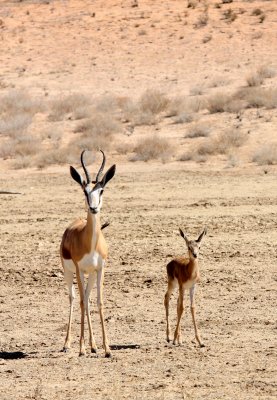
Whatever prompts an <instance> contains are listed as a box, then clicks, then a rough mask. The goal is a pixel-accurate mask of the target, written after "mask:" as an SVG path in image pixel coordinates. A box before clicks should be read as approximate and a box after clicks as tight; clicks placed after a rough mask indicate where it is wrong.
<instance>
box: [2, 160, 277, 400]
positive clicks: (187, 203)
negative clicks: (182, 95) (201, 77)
mask: <svg viewBox="0 0 277 400" xmlns="http://www.w3.org/2000/svg"><path fill="white" fill-rule="evenodd" d="M7 182H8V183H9V185H8V186H9V187H8V189H10V190H12V189H17V190H20V192H22V194H21V195H5V196H4V195H2V196H1V199H0V200H1V207H0V209H1V228H0V229H1V275H2V279H1V351H2V353H0V355H1V390H2V396H1V398H3V399H11V398H15V399H27V398H34V399H53V398H55V399H63V398H72V397H73V396H74V397H75V398H78V399H88V398H99V399H100V398H107V399H121V398H132V399H140V398H143V399H144V398H145V399H150V398H151V399H152V398H153V399H160V398H161V399H183V398H191V399H196V398H198V399H200V398H204V397H205V398H209V399H215V398H218V399H222V398H224V399H225V398H226V399H233V398H235V397H236V398H240V399H273V398H276V393H277V388H276V372H277V371H276V305H277V304H276V239H277V233H276V224H277V218H276V215H277V210H276V193H277V192H276V189H277V187H276V186H277V185H276V173H270V174H264V173H263V172H262V171H260V172H259V171H255V172H254V173H252V172H247V171H245V172H240V171H236V172H234V171H232V172H230V171H227V170H226V171H224V172H205V171H195V172H192V171H187V170H184V169H180V167H178V165H177V164H176V166H175V167H174V166H172V167H171V169H168V168H167V166H159V168H155V166H154V167H153V170H151V168H149V166H147V171H145V168H144V167H142V168H141V170H139V168H138V171H137V172H133V171H132V172H126V168H125V167H124V166H122V167H121V168H119V170H118V172H117V175H116V177H115V178H114V181H111V182H110V185H109V188H108V189H107V190H106V193H105V199H104V206H103V212H102V222H104V221H106V220H109V221H110V222H111V225H110V226H109V227H108V228H107V229H106V231H105V236H106V239H107V241H108V243H109V248H110V256H109V263H108V266H107V270H106V281H105V311H106V321H107V329H108V332H109V337H110V342H111V344H112V345H113V346H115V345H128V344H137V345H139V348H137V349H122V350H114V351H113V358H112V359H111V360H109V359H105V358H104V357H103V355H104V354H103V349H102V348H101V342H102V341H101V329H100V322H99V317H98V315H97V310H96V301H95V293H94V294H93V296H92V307H93V312H92V319H93V327H94V331H95V336H96V340H97V344H98V345H99V347H100V351H99V357H98V358H95V357H94V356H93V355H87V356H86V357H78V351H79V344H78V336H79V328H80V326H79V322H80V313H79V307H78V299H77V303H76V305H77V306H76V309H75V318H74V326H73V332H74V342H73V347H72V350H71V352H70V353H69V354H64V353H62V352H61V349H62V346H63V342H64V337H65V330H66V323H67V317H68V297H67V289H66V285H65V283H64V280H63V276H62V272H61V266H60V261H59V254H58V245H59V241H60V238H61V235H62V233H63V230H64V228H65V227H66V226H67V224H68V223H69V222H71V220H73V219H74V218H75V217H76V216H84V215H85V211H84V210H83V209H82V207H83V198H82V193H81V191H80V190H79V188H78V187H77V185H76V184H75V183H74V182H73V181H72V180H71V178H70V177H69V174H68V173H59V174H56V173H53V174H44V173H39V174H38V173H37V174H23V175H22V174H21V175H19V176H16V177H15V176H14V175H13V174H8V175H7V176H5V177H2V178H1V182H0V186H3V185H7ZM178 226H181V227H183V229H185V230H186V231H187V232H188V235H189V236H190V237H194V236H196V235H197V234H198V233H199V232H200V230H201V229H202V227H203V226H207V228H208V235H207V238H206V239H205V243H204V244H203V247H202V256H201V260H200V263H201V264H200V266H201V282H200V283H199V285H198V292H197V297H196V304H197V315H198V321H199V327H200V330H201V333H202V337H203V341H204V342H205V344H206V347H205V348H203V349H200V348H198V347H197V345H196V343H195V341H194V335H193V328H192V323H191V317H190V313H189V308H188V299H187V301H186V306H187V307H186V310H185V313H184V318H183V335H184V344H183V345H182V346H181V347H179V346H177V347H174V346H173V345H172V344H167V342H166V341H165V316H164V307H163V296H164V292H165V289H166V280H165V265H166V263H167V262H168V260H169V259H170V257H172V255H175V254H184V252H185V248H184V243H183V240H182V239H181V238H180V236H178ZM175 301H176V296H175V297H174V299H173V300H172V308H171V310H172V313H171V320H172V324H173V325H174V324H175V304H176V303H175ZM3 352H9V353H12V352H23V353H24V355H26V358H22V359H15V360H6V359H4V356H5V354H4V353H3Z"/></svg>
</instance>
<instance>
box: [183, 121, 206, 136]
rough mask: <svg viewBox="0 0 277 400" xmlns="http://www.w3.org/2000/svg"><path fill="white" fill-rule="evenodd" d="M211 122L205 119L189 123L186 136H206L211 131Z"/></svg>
mask: <svg viewBox="0 0 277 400" xmlns="http://www.w3.org/2000/svg"><path fill="white" fill-rule="evenodd" d="M211 129H212V127H211V124H210V123H207V122H205V121H198V122H195V123H194V124H192V125H190V127H189V128H188V130H187V134H186V137H187V138H197V137H207V136H209V134H210V132H211Z"/></svg>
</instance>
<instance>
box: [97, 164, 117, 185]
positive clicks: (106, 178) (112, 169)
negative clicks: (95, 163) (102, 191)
mask: <svg viewBox="0 0 277 400" xmlns="http://www.w3.org/2000/svg"><path fill="white" fill-rule="evenodd" d="M115 169H116V166H115V165H112V166H111V167H110V168H109V169H108V171H107V172H106V173H105V175H104V176H103V178H102V180H101V182H100V184H101V186H102V187H103V188H104V187H105V185H106V184H107V183H108V182H109V181H110V180H111V179H112V178H113V176H114V174H115Z"/></svg>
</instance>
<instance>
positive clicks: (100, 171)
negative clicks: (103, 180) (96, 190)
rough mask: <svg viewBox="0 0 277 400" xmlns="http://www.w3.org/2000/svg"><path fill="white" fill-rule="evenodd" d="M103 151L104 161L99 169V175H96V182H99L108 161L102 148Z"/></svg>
mask: <svg viewBox="0 0 277 400" xmlns="http://www.w3.org/2000/svg"><path fill="white" fill-rule="evenodd" d="M100 151H101V153H102V154H103V161H102V165H101V167H100V168H99V171H98V173H97V175H96V179H95V180H96V183H97V182H99V179H100V176H101V174H102V172H103V169H104V167H105V162H106V157H105V154H104V152H103V151H102V150H100Z"/></svg>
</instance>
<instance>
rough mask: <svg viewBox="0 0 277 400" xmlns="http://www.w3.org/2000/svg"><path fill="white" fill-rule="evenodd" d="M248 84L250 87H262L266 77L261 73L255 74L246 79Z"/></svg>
mask: <svg viewBox="0 0 277 400" xmlns="http://www.w3.org/2000/svg"><path fill="white" fill-rule="evenodd" d="M246 82H247V85H248V86H250V87H253V86H260V85H262V84H263V82H264V77H263V76H262V75H261V74H260V73H259V72H253V73H252V74H250V75H248V76H247V77H246Z"/></svg>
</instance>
